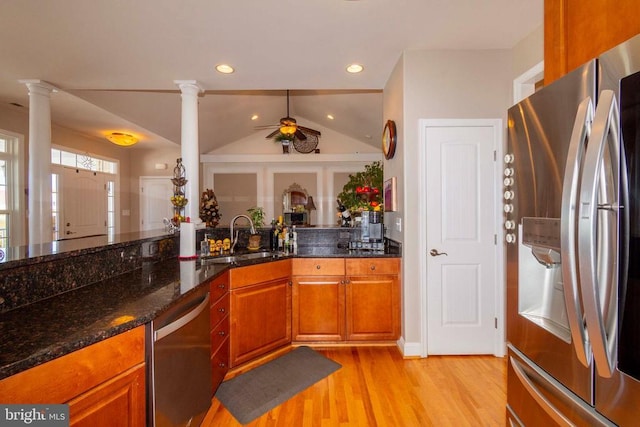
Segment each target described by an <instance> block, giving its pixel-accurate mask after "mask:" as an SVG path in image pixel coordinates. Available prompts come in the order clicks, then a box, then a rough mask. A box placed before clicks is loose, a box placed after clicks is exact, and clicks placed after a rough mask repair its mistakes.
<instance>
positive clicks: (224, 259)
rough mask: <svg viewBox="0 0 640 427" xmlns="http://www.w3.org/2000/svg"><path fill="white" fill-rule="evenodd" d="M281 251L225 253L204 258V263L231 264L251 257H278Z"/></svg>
mask: <svg viewBox="0 0 640 427" xmlns="http://www.w3.org/2000/svg"><path fill="white" fill-rule="evenodd" d="M279 256H280V253H278V252H265V251H262V252H249V253H245V254H237V255H224V256H217V257H210V258H203V259H202V264H204V265H206V264H231V263H237V262H242V261H246V260H250V259H260V258H278V257H279Z"/></svg>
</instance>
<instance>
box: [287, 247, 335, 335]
mask: <svg viewBox="0 0 640 427" xmlns="http://www.w3.org/2000/svg"><path fill="white" fill-rule="evenodd" d="M291 274H292V284H293V295H292V299H293V318H292V339H293V340H294V341H342V340H344V335H345V326H346V324H345V317H344V316H345V293H344V281H345V277H344V259H343V258H297V259H294V260H293V264H292V268H291Z"/></svg>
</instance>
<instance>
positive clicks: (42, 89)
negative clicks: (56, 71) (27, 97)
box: [18, 79, 58, 95]
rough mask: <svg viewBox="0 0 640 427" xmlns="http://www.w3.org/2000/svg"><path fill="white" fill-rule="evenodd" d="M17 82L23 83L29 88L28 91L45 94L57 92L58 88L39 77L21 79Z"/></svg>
mask: <svg viewBox="0 0 640 427" xmlns="http://www.w3.org/2000/svg"><path fill="white" fill-rule="evenodd" d="M18 82H20V83H22V84H24V85H26V86H27V88H29V91H30V92H34V93H39V94H41V95H47V94H50V93H52V92H58V88H57V87H55V86H54V85H52V84H51V83H49V82H45V81H44V80H39V79H22V80H18Z"/></svg>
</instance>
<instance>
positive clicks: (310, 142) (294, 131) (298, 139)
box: [256, 90, 321, 153]
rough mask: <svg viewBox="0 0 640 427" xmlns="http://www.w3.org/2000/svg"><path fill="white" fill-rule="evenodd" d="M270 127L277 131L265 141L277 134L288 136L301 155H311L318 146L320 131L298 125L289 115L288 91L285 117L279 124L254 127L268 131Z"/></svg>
mask: <svg viewBox="0 0 640 427" xmlns="http://www.w3.org/2000/svg"><path fill="white" fill-rule="evenodd" d="M272 127H277V129H276V130H274V131H273V132H271V133H270V134H269V135H267V136H266V137H265V139H271V138H273V137H275V136H276V135H278V134H281V135H284V136H285V137H286V136H290V137H291V139H289V141H292V142H293V146H294V148H295V149H296V151H299V152H301V153H311V152H312V151H314V150H315V149H316V147H317V146H318V137H319V136H320V135H321V133H320V131H318V130H315V129H311V128H308V127H304V126H300V125H298V123H297V122H296V119H294V118H293V117H291V116H290V115H289V90H287V116H286V117H282V118H281V119H280V123H279V124H277V125H267V126H256V129H268V128H272Z"/></svg>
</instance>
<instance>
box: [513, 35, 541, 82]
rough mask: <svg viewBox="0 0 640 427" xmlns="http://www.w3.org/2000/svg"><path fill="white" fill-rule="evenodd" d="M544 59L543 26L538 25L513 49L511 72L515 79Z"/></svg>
mask: <svg viewBox="0 0 640 427" xmlns="http://www.w3.org/2000/svg"><path fill="white" fill-rule="evenodd" d="M543 59H544V26H543V25H540V26H539V27H538V28H536V29H535V31H533V32H532V33H530V34H529V35H528V36H526V37H525V38H523V39H522V40H520V41H519V42H518V43H517V44H516V45H515V46H514V47H513V72H512V74H511V77H512V78H516V77H518V76H519V75H521V74H522V73H524V72H525V71H527V70H529V69H531V67H533V66H534V65H536V64H538V63H539V62H540V61H542V60H543Z"/></svg>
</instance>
